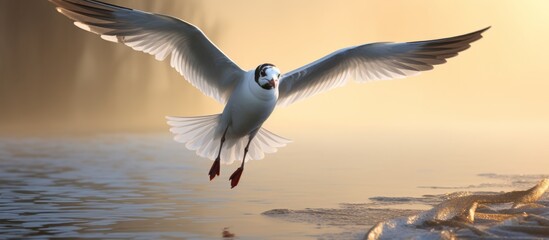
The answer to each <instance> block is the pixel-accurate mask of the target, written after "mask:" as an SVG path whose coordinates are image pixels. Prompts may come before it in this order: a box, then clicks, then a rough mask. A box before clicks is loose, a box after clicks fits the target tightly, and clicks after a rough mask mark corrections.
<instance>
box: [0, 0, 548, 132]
mask: <svg viewBox="0 0 549 240" xmlns="http://www.w3.org/2000/svg"><path fill="white" fill-rule="evenodd" d="M108 2H110V3H114V4H119V5H123V6H127V7H131V8H136V9H142V10H145V11H149V12H158V13H162V14H166V15H172V16H176V17H178V18H181V19H184V20H186V21H189V22H191V23H193V24H195V25H197V26H199V27H200V28H201V29H202V30H203V31H204V32H205V33H206V35H208V37H209V38H210V39H211V40H212V41H213V42H214V43H215V44H216V45H218V46H219V47H220V48H221V49H222V50H223V51H224V52H225V53H226V54H227V55H228V56H229V57H231V58H232V59H233V60H235V61H236V62H237V63H238V64H239V65H240V66H241V67H242V68H243V69H252V68H255V67H256V66H257V65H258V64H261V63H264V62H272V63H274V64H276V65H277V66H279V67H280V68H281V69H282V71H283V72H288V71H290V70H292V69H295V68H297V67H300V66H302V65H304V64H307V63H309V62H311V61H313V60H315V59H317V58H319V57H322V56H324V55H326V54H329V53H331V52H333V51H335V50H337V49H340V48H343V47H347V46H350V45H358V44H363V43H366V42H376V41H415V40H426V39H435V38H442V37H449V36H455V35H459V34H464V33H467V32H471V31H475V30H478V29H481V28H484V27H486V26H492V29H490V30H489V31H487V32H486V33H485V34H484V38H483V39H481V40H480V41H478V42H475V43H473V44H472V47H471V49H469V50H467V51H465V52H464V53H462V54H460V56H458V57H456V58H452V59H450V60H449V62H448V63H447V64H445V65H442V66H438V67H436V68H435V70H434V71H430V72H426V73H423V74H421V75H420V76H417V77H413V78H407V79H404V80H396V81H382V82H375V83H371V84H354V83H352V84H349V85H348V86H346V87H344V88H340V89H337V90H333V91H331V92H329V93H325V94H321V95H318V96H315V97H313V98H311V99H307V100H305V101H302V102H299V103H296V104H294V105H292V106H290V107H288V108H283V109H278V110H277V111H275V113H274V114H273V115H272V117H271V119H269V120H268V121H267V122H266V126H267V127H268V128H269V129H271V130H274V131H275V132H278V133H280V134H281V135H283V136H288V135H290V136H292V135H293V136H294V137H293V138H294V139H295V136H296V135H299V134H300V133H317V134H326V136H334V134H342V135H349V136H352V135H354V134H355V133H356V132H357V130H360V131H370V130H372V129H394V130H395V131H408V130H414V131H415V130H416V129H418V130H417V131H424V130H426V129H427V130H429V129H430V130H432V131H445V132H446V133H448V132H450V133H459V132H461V131H464V130H466V131H472V132H474V131H477V130H478V131H483V132H482V134H486V133H489V134H493V137H494V138H495V137H497V136H499V135H501V132H502V131H503V132H505V131H511V130H512V131H513V132H512V133H509V134H508V136H509V137H511V136H514V135H513V134H515V133H524V132H528V133H537V135H535V137H536V138H537V139H540V140H541V139H547V135H546V134H545V133H546V132H547V129H548V128H549V127H548V124H547V122H548V121H549V110H548V109H549V108H548V107H549V97H548V94H546V92H547V89H549V81H548V80H547V77H546V68H547V64H546V57H545V56H546V54H547V51H548V50H549V47H548V45H547V44H546V43H547V42H548V41H549V30H548V29H547V27H546V23H547V22H549V17H548V16H547V14H546V13H545V10H546V9H547V7H548V4H547V3H546V2H545V1H527V2H520V3H519V2H517V1H482V2H479V1H460V2H440V1H420V2H416V1H405V2H387V1H341V2H338V3H333V2H331V1H326V2H323V1H321V2H318V1H314V2H309V1H298V2H295V1H235V2H230V3H229V2H219V1H196V0H193V1H168V0H166V1H146V0H136V1H108ZM222 107H223V106H221V105H220V104H218V103H217V102H215V101H214V100H213V99H210V98H208V97H206V96H203V95H202V93H200V92H199V91H198V90H196V89H195V88H194V87H192V86H191V85H190V84H188V83H187V82H186V81H185V80H184V79H183V78H182V77H181V76H179V74H178V73H177V72H176V71H174V70H173V69H171V68H170V66H169V63H167V62H159V61H156V60H155V59H154V58H153V57H151V56H148V55H147V54H144V53H140V52H136V51H133V50H132V49H130V48H128V47H125V46H123V45H121V44H115V43H110V42H107V41H104V40H101V39H100V38H99V37H98V36H95V35H94V34H91V33H87V32H85V31H82V30H80V29H78V28H77V27H75V26H74V25H73V24H72V22H71V21H70V20H69V19H67V18H66V17H64V16H62V15H61V14H58V13H57V12H56V11H55V8H54V7H53V5H52V4H50V3H49V2H48V1H46V0H37V1H30V0H23V1H15V0H0V133H3V134H31V135H32V134H40V133H53V134H67V133H69V134H70V133H89V132H127V131H166V130H167V126H166V124H165V121H164V116H166V115H182V116H194V115H205V114H215V113H218V112H220V111H221V110H222ZM319 130H320V131H319ZM540 132H543V134H540ZM504 135H505V134H504Z"/></svg>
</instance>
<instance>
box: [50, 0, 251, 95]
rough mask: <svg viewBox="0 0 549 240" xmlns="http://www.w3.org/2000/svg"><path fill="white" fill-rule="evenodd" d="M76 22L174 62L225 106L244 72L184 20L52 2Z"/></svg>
mask: <svg viewBox="0 0 549 240" xmlns="http://www.w3.org/2000/svg"><path fill="white" fill-rule="evenodd" d="M50 2H52V3H53V4H55V5H57V11H59V12H60V13H62V14H63V15H65V16H67V17H68V18H70V19H72V20H74V24H75V25H76V26H78V27H80V28H82V29H84V30H86V31H89V32H93V33H96V34H99V35H101V38H103V39H105V40H108V41H113V42H120V43H123V44H125V45H127V46H129V47H131V48H133V49H134V50H137V51H142V52H146V53H149V54H151V55H154V56H155V57H156V59H157V60H164V59H166V57H168V56H171V58H170V64H171V66H172V67H173V68H175V69H176V70H177V71H178V72H179V73H180V74H181V75H183V77H185V79H187V80H188V81H189V82H190V83H191V84H192V85H193V86H195V87H197V88H198V89H200V91H202V92H203V93H204V94H206V95H207V96H210V97H213V98H215V99H216V100H217V101H219V102H221V103H225V102H226V101H227V99H228V95H229V94H230V92H231V91H232V89H233V88H234V86H235V85H236V82H237V81H239V80H240V79H243V76H244V73H245V72H244V71H243V70H242V69H241V68H240V67H238V66H237V65H236V64H235V63H234V62H233V61H232V60H231V59H229V58H228V57H227V56H226V55H225V54H223V52H221V50H219V49H218V48H217V47H216V46H215V45H214V44H213V43H212V42H211V41H210V40H209V39H208V38H207V37H206V36H205V35H204V33H202V31H201V30H200V29H199V28H197V27H195V26H193V25H192V24H189V23H187V22H184V21H182V20H179V19H176V18H173V17H170V16H165V15H160V14H153V13H147V12H143V11H139V10H133V9H130V8H125V7H120V6H116V5H112V4H108V3H103V2H99V1H94V0H50Z"/></svg>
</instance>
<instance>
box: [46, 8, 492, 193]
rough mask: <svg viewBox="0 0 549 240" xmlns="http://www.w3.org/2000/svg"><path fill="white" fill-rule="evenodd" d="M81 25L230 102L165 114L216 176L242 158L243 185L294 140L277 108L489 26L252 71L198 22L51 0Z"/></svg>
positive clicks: (382, 75) (417, 61) (430, 57)
mask: <svg viewBox="0 0 549 240" xmlns="http://www.w3.org/2000/svg"><path fill="white" fill-rule="evenodd" d="M50 2H51V3H53V4H54V5H56V9H57V11H58V12H59V13H61V14H63V15H65V16H67V17H68V18H70V19H71V20H72V21H74V25H76V26H77V27H79V28H81V29H83V30H86V31H89V32H92V33H95V34H98V35H100V36H101V38H102V39H104V40H107V41H111V42H116V43H122V44H124V45H126V46H128V47H131V48H133V49H134V50H137V51H141V52H145V53H148V54H150V55H154V57H155V58H156V59H157V60H160V61H162V60H165V59H166V58H168V57H169V59H170V64H171V66H172V67H173V68H174V69H175V70H176V71H177V72H179V73H180V74H181V75H182V76H183V77H184V78H185V79H186V80H187V81H189V82H190V83H191V84H192V85H193V86H195V87H196V88H198V89H199V90H200V91H201V92H202V93H203V94H205V95H207V96H210V97H212V98H214V99H215V100H217V101H218V102H219V103H221V104H224V105H225V107H224V109H223V112H222V113H220V114H216V115H209V116H197V117H166V118H167V120H168V121H167V122H168V124H169V125H170V126H171V128H170V131H171V132H172V133H174V134H175V137H174V140H175V141H177V142H181V143H185V146H186V147H187V148H188V149H189V150H194V151H196V154H197V155H199V156H200V157H204V158H209V159H211V160H213V161H214V162H213V164H212V166H211V168H210V171H209V173H208V175H209V177H210V181H211V180H212V179H214V178H215V177H216V176H219V174H220V165H221V163H223V164H231V163H233V162H234V161H235V160H241V161H242V162H241V165H240V167H239V168H238V169H237V170H236V171H235V172H234V173H233V174H232V175H231V176H230V178H229V181H230V182H231V188H234V187H235V186H237V185H238V182H239V181H240V178H241V176H242V172H243V171H244V164H245V163H246V162H247V161H248V160H258V159H262V158H263V157H264V156H265V153H273V152H276V151H277V149H278V148H280V147H283V146H286V144H288V143H289V142H290V140H288V139H286V138H283V137H281V136H278V135H276V134H274V133H272V132H270V131H268V130H266V129H265V128H263V127H262V125H263V123H264V122H265V120H267V119H268V118H269V116H270V115H271V113H272V112H273V110H274V109H275V108H276V107H278V106H287V105H290V104H292V103H294V102H296V101H299V100H302V99H304V98H307V97H310V96H313V95H316V94H319V93H323V92H326V91H328V90H331V89H334V88H337V87H341V86H343V85H345V84H346V83H347V82H349V81H350V80H353V79H354V80H355V81H357V82H369V81H374V80H387V79H396V78H404V77H408V76H413V75H417V74H418V73H420V72H422V71H427V70H431V69H433V66H434V65H439V64H443V63H445V62H446V59H448V58H451V57H454V56H456V55H458V53H459V52H461V51H463V50H465V49H468V48H469V47H470V44H471V43H472V42H474V41H476V40H478V39H480V38H482V35H481V34H482V33H483V32H484V31H486V30H487V29H488V28H490V27H487V28H484V29H482V30H478V31H475V32H471V33H468V34H464V35H460V36H455V37H449V38H442V39H436V40H427V41H416V42H400V43H394V42H378V43H368V44H363V45H359V46H352V47H347V48H343V49H340V50H338V51H335V52H333V53H331V54H328V55H327V56H325V57H323V58H320V59H318V60H316V61H314V62H312V63H309V64H307V65H305V66H303V67H300V68H297V69H295V70H293V71H290V72H288V73H284V74H283V73H282V72H281V71H280V69H279V68H277V67H276V66H275V65H273V64H270V63H264V64H260V65H259V66H257V67H256V68H255V69H251V70H249V71H245V70H243V69H242V68H240V67H239V66H238V65H237V64H236V63H235V62H234V61H232V60H231V59H230V58H229V57H227V56H226V55H225V54H224V53H223V52H222V51H221V50H220V49H219V48H217V47H216V46H215V44H214V43H212V42H211V41H210V40H209V39H208V37H207V36H206V35H205V34H204V33H203V32H202V31H201V30H200V29H199V28H198V27H196V26H194V25H192V24H190V23H188V22H186V21H183V20H181V19H178V18H174V17H171V16H166V15H161V14H155V13H148V12H144V11H140V10H134V9H130V8H126V7H122V6H116V5H112V4H109V3H104V2H100V1H94V0H50Z"/></svg>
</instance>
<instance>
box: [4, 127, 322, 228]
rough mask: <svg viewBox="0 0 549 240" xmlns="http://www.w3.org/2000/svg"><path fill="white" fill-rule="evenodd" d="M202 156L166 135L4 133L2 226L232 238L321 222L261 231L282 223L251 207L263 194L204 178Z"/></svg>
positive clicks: (288, 225) (289, 225) (281, 226)
mask: <svg viewBox="0 0 549 240" xmlns="http://www.w3.org/2000/svg"><path fill="white" fill-rule="evenodd" d="M185 154H187V155H185ZM201 162H202V161H198V160H197V159H196V157H194V156H193V155H192V153H189V152H187V151H184V150H182V149H181V148H180V145H175V144H172V142H171V138H170V137H166V136H164V135H162V136H109V137H96V138H82V139H74V138H73V139H55V140H49V141H48V140H45V139H42V140H40V139H18V140H9V139H4V140H2V141H0V184H1V186H2V188H1V189H0V212H1V213H2V214H0V232H2V236H3V237H7V238H10V237H13V238H19V237H30V236H36V237H46V236H47V237H62V238H75V237H81V238H143V239H153V238H159V237H163V238H165V237H176V238H220V237H223V236H224V237H229V238H230V237H231V236H237V237H238V236H239V233H238V232H237V231H238V230H239V229H245V230H243V231H242V232H245V233H246V234H247V237H249V238H257V237H260V236H262V235H264V236H265V235H268V236H277V237H280V238H285V236H289V235H291V234H295V235H298V236H299V235H301V236H307V234H306V232H301V231H308V230H306V229H307V228H314V227H305V228H303V227H302V225H301V224H286V223H278V224H277V226H278V227H277V228H272V227H271V228H269V229H270V230H269V231H266V230H263V231H257V232H255V230H254V228H259V229H261V228H263V229H267V228H265V226H269V225H272V224H273V222H276V221H273V220H270V219H267V218H265V217H263V216H261V215H260V214H258V213H255V212H254V211H252V210H250V208H251V209H253V205H261V204H262V203H255V204H254V203H252V204H250V201H257V199H238V198H239V197H238V195H234V193H233V195H232V196H231V192H230V191H229V190H228V189H220V187H221V185H220V184H218V185H216V184H208V183H207V182H205V181H204V179H206V178H207V176H206V174H205V170H204V169H197V168H201V167H202V166H201V165H199V164H197V163H201ZM205 163H206V164H209V162H206V161H205ZM204 186H205V187H206V188H204ZM223 186H225V184H223ZM227 186H228V185H227ZM225 187H226V186H225ZM216 191H217V193H216ZM221 193H224V194H225V196H224V194H221ZM227 193H228V194H227ZM235 198H236V199H235ZM247 204H250V205H252V206H251V207H250V208H247V207H246V205H247ZM301 229H303V230H301ZM278 230H280V231H279V232H277V231H278ZM296 231H297V233H296ZM319 232H323V231H322V230H321V231H319ZM239 238H240V237H239ZM244 238H246V236H245V237H244Z"/></svg>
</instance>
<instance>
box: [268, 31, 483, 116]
mask: <svg viewBox="0 0 549 240" xmlns="http://www.w3.org/2000/svg"><path fill="white" fill-rule="evenodd" d="M487 29H488V28H485V29H482V30H479V31H476V32H472V33H469V34H465V35H461V36H456V37H450V38H444V39H437V40H429V41H418V42H405V43H371V44H365V45H361V46H356V47H349V48H345V49H341V50H339V51H336V52H334V53H332V54H330V55H327V56H325V57H323V58H321V59H319V60H317V61H315V62H312V63H310V64H308V65H305V66H303V67H301V68H298V69H296V70H293V71H291V72H289V73H288V74H285V75H283V76H282V78H281V79H280V85H279V98H278V105H282V106H285V105H289V104H291V103H293V102H295V101H298V100H301V99H303V98H306V97H309V96H313V95H315V94H318V93H322V92H326V91H328V90H330V89H333V88H336V87H340V86H343V85H345V84H346V83H347V81H348V79H349V78H352V77H354V78H355V79H356V80H357V81H358V82H367V81H372V80H385V79H395V78H404V77H407V76H412V75H416V74H418V73H419V72H421V71H427V70H431V69H433V65H437V64H442V63H445V62H446V59H447V58H451V57H454V56H456V55H458V52H461V51H463V50H465V49H467V48H469V44H470V43H471V42H474V41H476V40H478V39H480V38H481V37H482V36H481V34H482V33H483V32H484V31H486V30H487Z"/></svg>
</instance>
